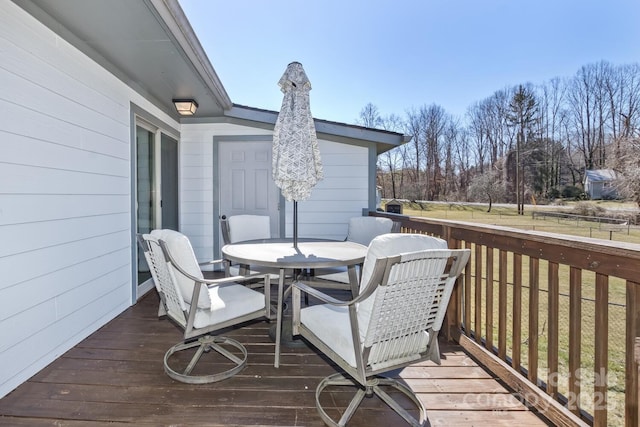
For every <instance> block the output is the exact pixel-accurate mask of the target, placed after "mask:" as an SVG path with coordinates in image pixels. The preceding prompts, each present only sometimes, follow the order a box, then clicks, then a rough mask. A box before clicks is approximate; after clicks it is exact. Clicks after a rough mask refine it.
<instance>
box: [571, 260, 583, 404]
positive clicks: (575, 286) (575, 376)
mask: <svg viewBox="0 0 640 427" xmlns="http://www.w3.org/2000/svg"><path fill="white" fill-rule="evenodd" d="M581 317H582V270H581V269H579V268H575V267H571V268H570V271H569V395H568V396H567V399H568V403H567V407H568V408H569V410H571V411H572V412H573V413H574V414H576V415H579V414H580V354H581V342H582V340H581V335H580V330H581V327H580V323H581V322H580V320H581Z"/></svg>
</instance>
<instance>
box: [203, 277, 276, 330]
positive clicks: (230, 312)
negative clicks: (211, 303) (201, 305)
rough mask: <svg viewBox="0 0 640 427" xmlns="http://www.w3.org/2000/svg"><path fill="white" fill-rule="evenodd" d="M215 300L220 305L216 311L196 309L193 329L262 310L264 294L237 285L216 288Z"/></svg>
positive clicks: (229, 284) (230, 284)
mask: <svg viewBox="0 0 640 427" xmlns="http://www.w3.org/2000/svg"><path fill="white" fill-rule="evenodd" d="M213 289H215V290H216V291H217V292H216V298H217V299H218V300H219V301H220V302H221V303H222V306H221V307H218V308H217V309H198V310H197V311H196V317H195V319H194V321H193V326H194V327H195V328H202V327H205V326H208V325H211V324H216V323H220V322H224V321H227V320H230V319H234V318H236V317H240V316H244V315H245V314H249V313H253V312H254V311H257V310H264V308H265V297H264V294H262V293H260V292H257V291H254V290H253V289H249V288H247V287H246V286H243V285H239V284H237V283H228V284H224V285H220V286H216V287H214V288H213Z"/></svg>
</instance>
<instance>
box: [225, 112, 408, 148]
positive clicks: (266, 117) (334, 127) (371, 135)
mask: <svg viewBox="0 0 640 427" xmlns="http://www.w3.org/2000/svg"><path fill="white" fill-rule="evenodd" d="M225 116H226V117H230V118H234V119H240V120H248V121H251V122H259V123H267V124H269V125H271V126H273V125H275V123H276V120H277V118H278V112H277V111H272V110H265V109H261V108H255V107H248V106H245V105H238V104H233V107H232V108H231V109H230V110H228V111H225ZM313 121H314V123H315V125H316V132H318V133H319V134H324V135H328V136H334V137H338V138H346V139H352V140H359V141H365V142H374V143H376V144H377V145H378V148H379V149H378V151H379V152H385V151H387V150H389V149H391V148H394V147H397V146H399V145H402V144H404V143H405V142H407V141H409V140H410V139H411V137H409V139H407V137H408V136H407V135H404V134H401V133H398V132H392V131H388V130H382V129H374V128H368V127H364V126H358V125H352V124H348V123H340V122H334V121H329V120H322V119H316V118H314V119H313ZM330 139H333V138H330ZM380 149H382V151H380Z"/></svg>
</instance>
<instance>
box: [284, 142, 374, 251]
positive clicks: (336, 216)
mask: <svg viewBox="0 0 640 427" xmlns="http://www.w3.org/2000/svg"><path fill="white" fill-rule="evenodd" d="M318 145H319V147H320V155H321V157H322V168H323V171H324V179H323V180H322V181H320V182H318V184H317V185H316V186H315V187H314V188H313V190H312V191H311V198H310V199H309V200H305V201H303V202H299V203H298V230H299V234H300V236H304V237H319V238H328V239H336V240H342V239H344V238H345V237H346V236H347V225H348V222H349V218H351V217H353V216H360V215H362V209H363V208H366V207H368V198H367V194H368V189H369V166H368V150H367V148H365V147H359V146H355V145H348V144H341V143H338V142H331V141H324V140H321V141H319V142H318ZM292 221H293V209H292V208H291V206H290V204H288V206H287V224H288V226H289V224H290V226H291V227H293V222H292Z"/></svg>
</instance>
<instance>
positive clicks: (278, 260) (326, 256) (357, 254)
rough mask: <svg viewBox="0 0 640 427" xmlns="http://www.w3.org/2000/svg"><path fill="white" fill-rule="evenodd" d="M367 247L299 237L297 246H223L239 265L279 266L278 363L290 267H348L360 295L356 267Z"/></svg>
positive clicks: (274, 242) (272, 242)
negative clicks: (286, 277) (284, 299)
mask: <svg viewBox="0 0 640 427" xmlns="http://www.w3.org/2000/svg"><path fill="white" fill-rule="evenodd" d="M366 253H367V247H366V246H364V245H361V244H359V243H354V242H348V241H333V240H320V239H298V242H297V246H295V247H294V245H293V241H292V240H291V239H265V240H251V241H247V242H239V243H232V244H229V245H225V246H223V247H222V256H223V258H224V259H226V260H228V261H231V262H236V263H239V264H249V265H256V266H260V267H272V268H277V269H279V273H280V274H279V279H278V308H277V313H276V338H275V344H276V349H275V361H274V366H275V367H276V368H277V367H279V366H280V339H281V334H282V304H283V295H284V282H285V272H286V270H297V269H300V270H304V269H318V268H332V267H344V266H346V267H347V270H348V274H349V282H350V286H351V292H352V294H353V295H357V294H358V279H357V274H356V270H355V266H356V265H358V264H362V263H363V262H364V257H365V255H366Z"/></svg>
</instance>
